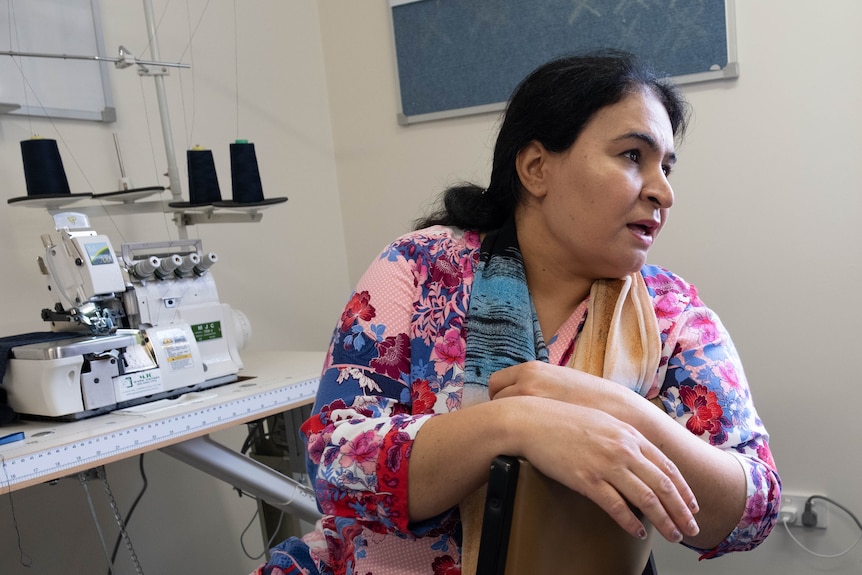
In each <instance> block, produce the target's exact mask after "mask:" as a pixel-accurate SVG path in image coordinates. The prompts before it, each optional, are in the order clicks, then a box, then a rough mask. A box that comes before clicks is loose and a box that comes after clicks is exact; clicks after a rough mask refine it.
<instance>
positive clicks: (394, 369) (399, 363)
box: [371, 333, 410, 379]
mask: <svg viewBox="0 0 862 575" xmlns="http://www.w3.org/2000/svg"><path fill="white" fill-rule="evenodd" d="M377 353H378V354H379V356H378V357H377V358H375V359H372V360H371V367H372V369H376V370H378V371H380V372H381V373H384V374H385V375H387V376H389V377H391V378H392V379H398V378H400V377H401V374H402V373H410V340H409V339H408V337H407V335H406V334H403V333H399V334H398V335H397V336H396V337H387V338H386V339H385V340H383V341H381V342H380V343H378V344H377Z"/></svg>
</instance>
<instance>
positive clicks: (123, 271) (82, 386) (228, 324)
mask: <svg viewBox="0 0 862 575" xmlns="http://www.w3.org/2000/svg"><path fill="white" fill-rule="evenodd" d="M54 220H55V227H56V229H57V231H58V232H59V234H60V237H59V238H58V239H57V240H56V241H55V239H54V238H52V237H51V235H50V234H45V235H43V236H42V243H43V245H44V248H45V254H44V256H41V257H39V258H38V259H37V263H38V266H39V270H40V271H41V273H42V274H43V276H44V278H45V280H46V283H47V289H48V293H49V294H50V295H51V297H52V299H53V307H52V308H46V309H43V310H42V319H43V320H44V321H46V322H50V323H51V326H52V332H57V331H63V332H73V333H71V334H70V337H69V338H66V339H59V340H54V341H39V342H36V343H27V344H24V345H20V346H16V347H13V348H12V350H11V355H10V359H9V360H8V365H7V369H6V373H5V376H4V377H3V379H2V385H3V387H5V388H6V390H7V393H8V396H9V404H10V405H11V406H12V408H13V409H14V410H15V411H17V412H18V413H21V414H25V415H32V416H39V417H49V418H61V419H81V418H84V417H89V416H92V415H98V414H101V413H106V412H109V411H113V410H116V409H121V408H126V407H130V406H133V405H137V404H141V403H146V402H149V401H155V400H159V399H164V398H169V397H176V396H179V395H181V394H183V393H187V392H190V391H197V390H201V389H206V388H209V387H213V386H216V385H222V384H225V383H230V382H233V381H236V380H237V379H238V375H237V373H238V372H239V370H240V369H241V368H242V366H243V364H242V360H241V358H240V356H239V351H240V350H241V349H242V348H243V347H244V346H245V343H246V342H247V340H248V339H249V338H250V336H251V328H250V325H249V323H248V319H247V318H246V316H245V315H244V314H243V313H242V312H240V311H238V310H235V309H232V308H231V307H230V306H229V305H228V304H225V303H221V302H219V298H218V292H217V290H216V284H215V279H214V277H213V274H212V273H211V272H210V268H211V267H212V266H213V265H214V264H215V263H216V262H217V261H218V257H217V255H216V254H214V253H212V252H209V253H204V252H203V251H202V245H201V242H200V240H177V241H168V242H151V243H129V244H123V245H122V247H121V251H120V252H119V253H117V252H115V251H114V249H113V246H112V244H111V241H110V239H109V238H108V237H107V236H105V235H102V234H99V233H97V232H96V231H95V230H93V229H91V228H90V226H89V220H88V218H87V216H86V215H84V214H75V213H60V214H55V216H54ZM70 224H71V225H70ZM78 333H80V335H78Z"/></svg>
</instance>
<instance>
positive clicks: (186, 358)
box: [162, 330, 195, 371]
mask: <svg viewBox="0 0 862 575" xmlns="http://www.w3.org/2000/svg"><path fill="white" fill-rule="evenodd" d="M162 349H163V350H164V351H165V355H166V356H167V359H168V366H169V367H170V368H171V370H172V371H176V370H178V369H190V368H192V367H194V364H195V361H194V355H193V354H192V346H191V344H190V343H189V341H188V339H186V334H185V333H184V332H183V331H182V330H175V331H173V332H171V333H168V334H166V335H165V336H164V337H163V338H162Z"/></svg>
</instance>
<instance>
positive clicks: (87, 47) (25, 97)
mask: <svg viewBox="0 0 862 575" xmlns="http://www.w3.org/2000/svg"><path fill="white" fill-rule="evenodd" d="M8 1H9V2H12V0H8ZM100 12H101V11H100V6H99V0H27V2H15V3H14V4H10V6H9V9H7V10H3V11H2V12H0V29H3V30H7V31H8V34H9V36H10V37H8V38H6V41H5V42H6V43H5V46H2V47H0V50H6V49H9V50H10V51H12V52H16V53H31V54H37V55H41V56H42V57H20V56H5V55H4V56H0V102H3V104H5V107H4V110H5V112H6V113H9V114H14V115H24V116H42V117H48V118H65V119H73V120H95V121H98V122H114V121H116V119H117V113H116V108H115V107H114V103H113V97H112V95H111V85H110V81H109V72H108V64H107V63H106V62H104V61H99V60H98V59H97V58H99V57H104V56H105V47H104V39H103V35H102V21H101V14H100ZM48 55H50V56H51V57H48V58H46V57H44V56H48ZM64 56H65V57H64ZM0 106H2V104H0Z"/></svg>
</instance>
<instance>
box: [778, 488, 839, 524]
mask: <svg viewBox="0 0 862 575" xmlns="http://www.w3.org/2000/svg"><path fill="white" fill-rule="evenodd" d="M810 497H811V496H810V495H799V494H790V493H783V494H782V495H781V510H780V511H779V512H778V523H779V525H780V524H781V523H783V522H785V521H786V522H787V525H788V526H790V527H805V528H809V529H826V527H827V526H828V524H829V522H828V519H829V515H828V513H827V506H826V502H825V501H823V500H822V499H813V500H809V498H810Z"/></svg>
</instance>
